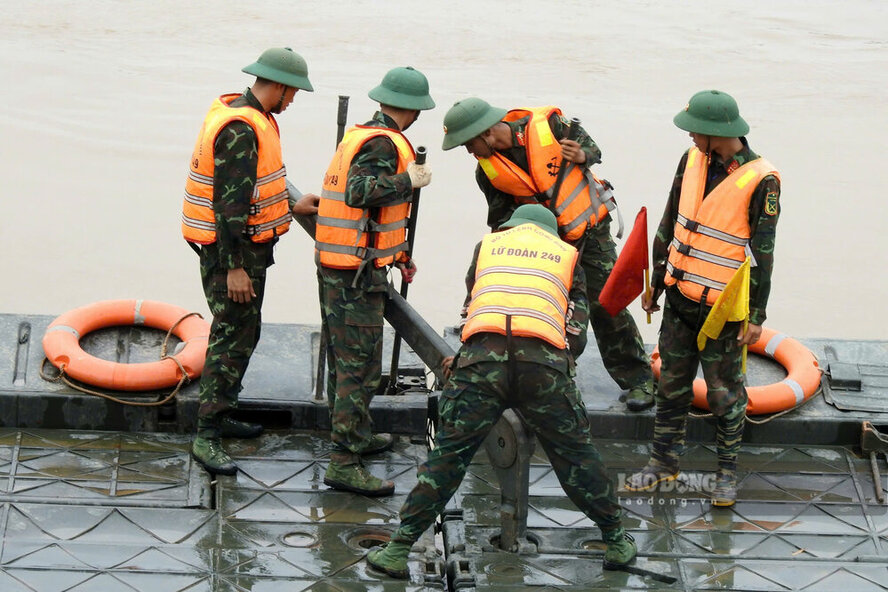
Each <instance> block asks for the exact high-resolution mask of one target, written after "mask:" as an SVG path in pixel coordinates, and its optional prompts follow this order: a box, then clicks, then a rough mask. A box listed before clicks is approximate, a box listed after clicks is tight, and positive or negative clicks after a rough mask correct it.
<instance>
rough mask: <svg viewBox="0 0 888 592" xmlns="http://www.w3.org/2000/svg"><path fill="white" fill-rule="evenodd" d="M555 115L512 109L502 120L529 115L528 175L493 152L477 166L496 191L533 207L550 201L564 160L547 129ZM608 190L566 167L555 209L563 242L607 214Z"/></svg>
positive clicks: (576, 169) (549, 109)
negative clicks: (534, 204) (538, 203)
mask: <svg viewBox="0 0 888 592" xmlns="http://www.w3.org/2000/svg"><path fill="white" fill-rule="evenodd" d="M556 113H557V114H558V115H561V110H560V109H558V108H557V107H552V106H547V107H536V108H532V109H513V110H512V111H509V112H508V113H507V114H506V117H505V118H504V119H503V121H516V120H518V119H521V118H523V117H528V116H530V119H529V120H528V122H527V127H526V128H525V138H526V148H527V166H528V168H529V169H530V171H529V172H527V171H524V170H523V169H521V167H519V166H518V165H517V164H515V163H514V162H512V161H511V160H509V159H508V158H506V157H504V156H502V155H501V154H500V153H498V152H494V154H493V156H491V157H490V158H478V164H479V165H480V166H481V170H483V171H484V174H486V175H487V178H488V179H489V180H490V183H491V184H492V185H493V186H494V187H496V188H497V189H499V190H500V191H503V192H505V193H508V194H510V195H512V196H514V197H515V198H516V199H515V201H516V202H518V203H519V204H523V203H537V201H538V200H543V201H551V198H552V189H554V185H555V179H556V178H557V176H558V167H559V166H560V165H561V160H562V158H561V144H560V143H559V142H558V140H557V139H555V136H554V135H553V134H552V128H551V127H550V126H549V117H551V116H552V115H553V114H556ZM590 175H591V173H590ZM590 183H591V185H590ZM590 188H591V190H590ZM606 191H607V192H609V189H608V188H607V186H606V185H605V184H604V183H602V182H601V181H600V180H598V179H597V178H596V177H594V175H591V176H587V172H586V171H584V170H583V167H580V166H576V165H575V164H574V163H569V164H568V166H567V168H566V169H565V174H564V181H563V182H562V185H561V188H560V189H559V191H558V196H557V197H556V199H555V208H554V212H555V215H556V217H557V218H558V233H559V234H560V235H561V237H562V238H564V239H565V240H570V241H573V240H577V239H578V238H580V237H581V236H582V235H583V233H584V232H585V231H586V228H587V227H588V226H590V225H594V224H595V223H596V222H598V220H600V219H602V218H603V217H605V216H606V215H607V213H608V207H607V206H606V205H605V201H606V200H607V198H608V197H611V198H612V197H613V193H610V194H609V196H608V195H605V192H606Z"/></svg>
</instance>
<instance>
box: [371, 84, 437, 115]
mask: <svg viewBox="0 0 888 592" xmlns="http://www.w3.org/2000/svg"><path fill="white" fill-rule="evenodd" d="M367 95H368V96H369V97H370V98H371V99H373V100H374V101H377V102H379V103H381V104H383V105H391V106H392V107H397V108H399V109H413V110H416V111H425V110H427V109H434V108H435V101H433V100H432V97H430V96H429V95H427V94H422V95H410V94H407V93H402V92H395V91H393V90H391V89H388V88H386V87H384V86H382V85H381V84H380V85H379V86H377V87H376V88H374V89H373V90H371V91H370V92H369V93H367Z"/></svg>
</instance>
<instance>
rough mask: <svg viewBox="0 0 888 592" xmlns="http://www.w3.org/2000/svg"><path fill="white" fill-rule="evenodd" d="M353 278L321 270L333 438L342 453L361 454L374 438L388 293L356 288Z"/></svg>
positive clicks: (328, 391) (319, 286) (334, 271)
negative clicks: (373, 407) (373, 415)
mask: <svg viewBox="0 0 888 592" xmlns="http://www.w3.org/2000/svg"><path fill="white" fill-rule="evenodd" d="M368 273H369V272H368ZM353 278H354V272H342V271H339V270H326V269H323V270H320V271H319V272H318V296H319V300H320V304H321V331H323V332H324V335H325V337H326V340H327V351H326V356H327V401H328V403H329V404H330V423H331V427H332V429H331V439H332V441H333V444H334V445H335V446H336V448H337V449H339V451H340V452H344V451H346V450H347V451H350V452H352V453H358V452H360V451H361V450H362V449H363V448H365V447H366V445H367V443H368V442H369V441H370V438H371V436H372V435H373V432H372V424H371V421H370V401H371V400H372V399H373V395H375V394H376V392H377V391H378V390H379V387H380V383H381V381H382V325H383V313H384V310H385V298H386V295H385V292H383V291H377V290H375V289H374V290H368V289H367V288H366V287H362V286H363V284H361V285H359V286H358V287H352V280H353ZM383 288H384V286H383Z"/></svg>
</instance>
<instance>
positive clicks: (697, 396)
mask: <svg viewBox="0 0 888 592" xmlns="http://www.w3.org/2000/svg"><path fill="white" fill-rule="evenodd" d="M749 351H750V352H752V353H754V354H758V355H761V356H766V357H769V358H771V359H772V360H774V361H776V362H777V363H779V364H780V365H781V366H783V368H784V369H785V370H786V374H787V375H786V378H784V379H783V380H781V381H780V382H775V383H773V384H769V385H764V386H751V387H746V392H747V394H748V395H749V403H748V404H747V406H746V414H747V415H763V414H766V413H776V412H778V411H783V410H786V409H792V408H793V407H795V406H796V405H799V404H801V403H803V402H804V401H805V400H807V399H808V398H809V397H810V396H811V395H813V394H814V393H815V392H817V389H818V388H819V387H820V377H821V375H822V374H823V373H822V371H821V369H820V365H819V364H818V363H817V358H815V357H814V354H813V353H811V350H809V349H808V348H807V347H805V346H804V345H802V344H801V343H800V342H798V341H797V340H795V339H793V338H792V337H789V336H787V335H786V334H785V333H779V332H777V331H775V330H774V329H770V328H768V327H763V328H762V334H761V336H760V337H759V339H758V341H756V342H755V343H753V344H752V345H750V346H749ZM661 364H662V360H661V359H660V352H659V349H658V348H655V349H654V352H653V353H652V354H651V368H652V369H653V371H654V378H655V379H659V378H660V365H661ZM693 405H694V407H697V408H698V409H706V410H708V409H709V403H708V401H707V400H706V382H705V381H704V380H703V379H702V378H697V379H695V380H694V401H693Z"/></svg>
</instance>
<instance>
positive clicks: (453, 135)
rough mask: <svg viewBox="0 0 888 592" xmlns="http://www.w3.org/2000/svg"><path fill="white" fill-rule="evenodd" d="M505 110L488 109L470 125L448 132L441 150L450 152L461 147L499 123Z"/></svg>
mask: <svg viewBox="0 0 888 592" xmlns="http://www.w3.org/2000/svg"><path fill="white" fill-rule="evenodd" d="M506 113H508V111H506V110H505V109H500V108H499V107H490V108H489V109H488V110H487V111H486V112H485V113H484V114H483V115H482V116H481V117H479V118H478V119H476V120H475V121H473V122H472V123H470V124H469V125H467V126H465V127H463V128H460V129H458V130H452V131H451V130H448V131H447V132H445V133H444V142H442V143H441V148H443V149H444V150H450V149H452V148H456V147H457V146H462V145H463V144H465V143H466V142H468V141H469V140H471V139H472V138H474V137H475V136H478V135H480V134H482V133H483V132H486V131H487V130H489V129H490V128H492V127H493V126H495V125H496V124H498V123H499V122H500V121H502V120H503V117H505V116H506Z"/></svg>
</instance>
